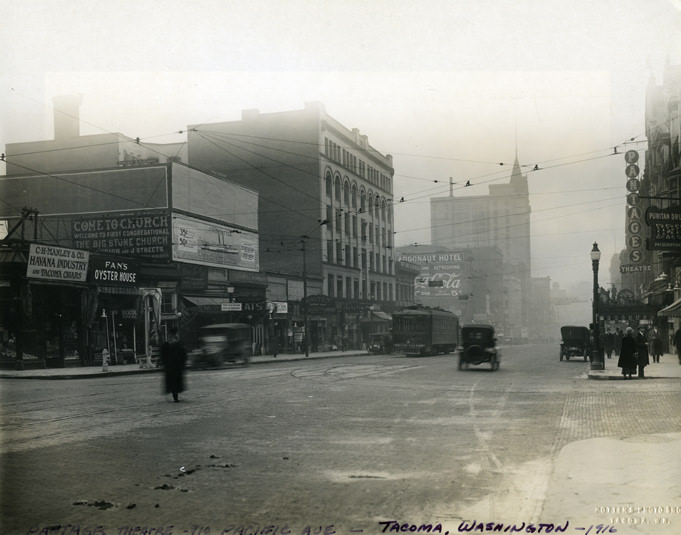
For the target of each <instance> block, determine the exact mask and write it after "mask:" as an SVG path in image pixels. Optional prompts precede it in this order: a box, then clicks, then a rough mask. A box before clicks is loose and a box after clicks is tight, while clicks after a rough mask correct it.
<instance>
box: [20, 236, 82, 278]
mask: <svg viewBox="0 0 681 535" xmlns="http://www.w3.org/2000/svg"><path fill="white" fill-rule="evenodd" d="M89 259H90V253H88V252H87V251H78V250H76V249H67V248H66V247H57V246H54V245H39V244H37V243H32V244H31V247H30V249H29V252H28V266H27V268H26V276H27V277H28V278H30V279H44V280H53V281H68V282H85V280H86V279H87V268H88V261H89Z"/></svg>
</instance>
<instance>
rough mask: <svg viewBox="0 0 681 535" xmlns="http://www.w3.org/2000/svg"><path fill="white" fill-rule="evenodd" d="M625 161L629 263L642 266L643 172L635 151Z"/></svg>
mask: <svg viewBox="0 0 681 535" xmlns="http://www.w3.org/2000/svg"><path fill="white" fill-rule="evenodd" d="M624 161H625V162H626V164H627V166H626V168H625V172H624V174H625V175H626V177H627V182H626V188H627V229H626V239H627V252H628V255H629V262H631V263H632V264H640V263H641V261H642V260H643V237H642V233H643V223H642V221H643V218H642V215H643V214H642V211H641V207H640V206H639V196H638V190H639V188H640V186H641V182H640V180H639V179H638V176H639V174H640V172H641V170H640V168H639V166H638V165H637V162H638V152H636V151H635V150H628V151H627V152H626V153H625V154H624Z"/></svg>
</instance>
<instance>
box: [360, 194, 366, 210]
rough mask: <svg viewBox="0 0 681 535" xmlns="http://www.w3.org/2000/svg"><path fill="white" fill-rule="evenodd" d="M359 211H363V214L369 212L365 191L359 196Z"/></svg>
mask: <svg viewBox="0 0 681 535" xmlns="http://www.w3.org/2000/svg"><path fill="white" fill-rule="evenodd" d="M359 209H360V210H362V212H364V213H366V211H367V197H366V192H365V191H364V189H362V191H361V192H360V194H359Z"/></svg>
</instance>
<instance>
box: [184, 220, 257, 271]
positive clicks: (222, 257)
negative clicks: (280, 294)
mask: <svg viewBox="0 0 681 535" xmlns="http://www.w3.org/2000/svg"><path fill="white" fill-rule="evenodd" d="M172 226H173V229H172V232H173V247H172V250H173V260H175V261H177V262H188V263H190V264H201V265H204V266H214V267H220V268H230V269H240V270H244V271H260V262H259V242H258V235H257V234H256V233H255V232H250V231H247V230H241V229H236V228H232V227H228V226H227V225H220V224H218V223H212V222H209V221H202V220H200V219H195V218H193V217H188V216H184V215H182V216H180V215H173V223H172Z"/></svg>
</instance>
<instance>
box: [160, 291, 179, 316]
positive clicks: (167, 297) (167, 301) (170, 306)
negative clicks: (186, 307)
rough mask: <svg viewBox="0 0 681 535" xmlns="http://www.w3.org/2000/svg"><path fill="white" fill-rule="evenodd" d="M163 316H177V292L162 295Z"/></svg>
mask: <svg viewBox="0 0 681 535" xmlns="http://www.w3.org/2000/svg"><path fill="white" fill-rule="evenodd" d="M161 296H162V297H161V314H175V311H176V310H177V294H176V293H175V292H165V291H164V292H162V293H161Z"/></svg>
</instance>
